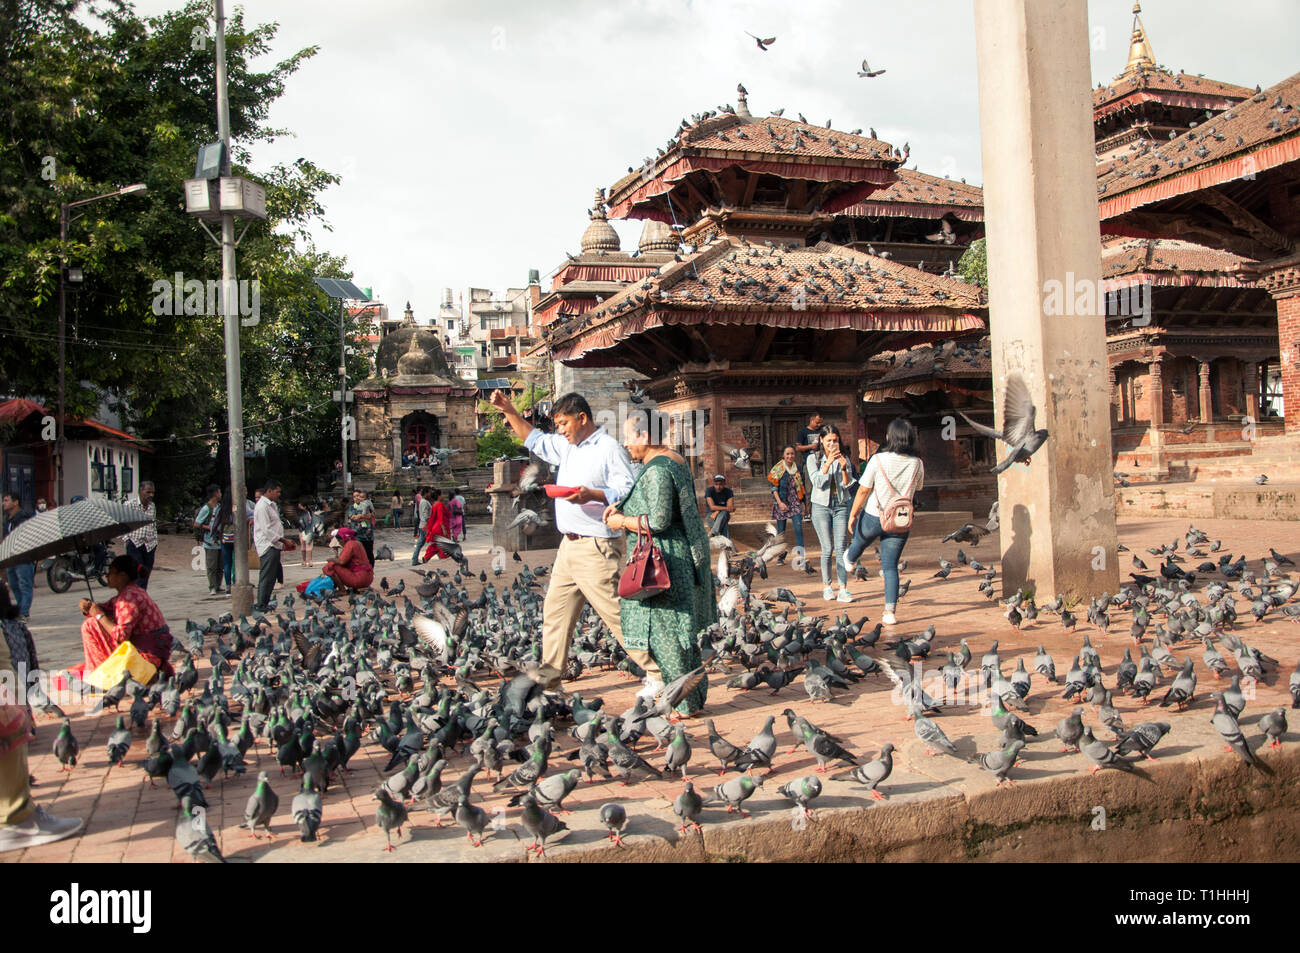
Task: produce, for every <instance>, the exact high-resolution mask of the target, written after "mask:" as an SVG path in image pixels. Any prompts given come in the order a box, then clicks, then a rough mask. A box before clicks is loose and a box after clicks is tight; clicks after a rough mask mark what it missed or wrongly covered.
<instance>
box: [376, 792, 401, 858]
mask: <svg viewBox="0 0 1300 953" xmlns="http://www.w3.org/2000/svg"><path fill="white" fill-rule="evenodd" d="M375 800H376V801H378V802H379V806H378V807H377V808H375V823H376V824H377V825H379V829H380V830H382V831H383V832H384V843H385V845H386V846H385V847H384V850H385V851H390V850H394V849H395V848H394V847H393V835H392V831H394V830H395V831H397V836H398V837H401V836H402V825H403V824H405V823H406V820H407V811H406V807H405V806H404V805H403V804H402V802H401V801H400V800H397V801H394V800H393V796H392V794H390V793H389V791H388V788H386V787H381V788H380V789H379V790H378V791H376V792H375Z"/></svg>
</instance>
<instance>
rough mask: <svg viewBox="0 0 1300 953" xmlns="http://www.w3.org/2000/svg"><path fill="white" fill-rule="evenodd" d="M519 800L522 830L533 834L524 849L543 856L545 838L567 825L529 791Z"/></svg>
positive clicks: (544, 852)
mask: <svg viewBox="0 0 1300 953" xmlns="http://www.w3.org/2000/svg"><path fill="white" fill-rule="evenodd" d="M574 773H575V774H576V773H577V772H574ZM521 800H522V802H523V805H524V810H523V814H522V816H521V818H520V820H521V821H522V822H523V825H524V830H526V831H528V833H530V834H532V835H533V842H532V843H531V844H529V845H528V846H527V847H526V848H524V849H525V850H532V851H536V852H537V856H538V857H545V856H546V838H548V837H553V836H554V835H556V834H558V833H559V832H560V831H567V830H568V829H569V825H568V824H565V823H564V821H562V820H560V819H559V818H558V817H556V816H555V815H554V814H552V813H551V812H550V811H548V810H547V809H546V808H544V807H542V806H541V805H540V804H538V803H537V799H536V798H535V797H533V795H532V793H531V792H529V793H528V794H525V795H524V796H523V798H522V799H521ZM467 803H468V802H467ZM457 813H459V811H458V812H457ZM480 842H481V839H480Z"/></svg>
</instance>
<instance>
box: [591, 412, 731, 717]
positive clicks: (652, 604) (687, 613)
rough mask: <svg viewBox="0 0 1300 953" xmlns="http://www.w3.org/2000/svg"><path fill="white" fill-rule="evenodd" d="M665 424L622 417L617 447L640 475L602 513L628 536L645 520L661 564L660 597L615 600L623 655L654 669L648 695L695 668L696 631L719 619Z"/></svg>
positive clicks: (698, 695) (691, 505)
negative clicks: (642, 654)
mask: <svg viewBox="0 0 1300 953" xmlns="http://www.w3.org/2000/svg"><path fill="white" fill-rule="evenodd" d="M667 421H668V417H667V415H666V414H663V413H660V412H659V411H650V412H649V414H646V413H644V412H638V413H634V414H632V415H630V416H629V417H628V419H627V423H626V425H625V430H624V438H625V439H624V443H625V446H626V447H627V452H628V456H630V457H631V459H632V460H633V461H634V462H636V463H640V464H642V467H641V472H640V473H639V474H638V475H637V478H636V482H635V483H633V484H632V489H631V490H630V491H629V492H628V494H627V496H626V497H625V498H624V499H623V500H622V501H621V502H619V503H618V504H616V505H612V506H609V507H607V508H606V509H605V512H604V521H605V525H606V526H608V527H609V528H610V529H616V530H623V531H624V532H625V533H633V532H637V530H638V529H640V528H641V526H642V524H643V523H644V525H645V528H647V529H648V530H649V532H650V535H651V536H653V537H654V543H655V545H656V546H658V547H659V550H660V552H662V553H663V557H664V562H665V563H666V564H667V566H668V579H669V581H670V582H671V586H670V588H669V589H668V591H667V592H662V593H659V594H658V595H654V596H650V597H649V598H647V599H642V600H639V601H638V600H636V599H620V600H619V604H620V606H619V619H620V621H621V623H622V641H623V645H624V646H625V647H626V648H627V650H628V652H629V654H630V653H631V652H632V651H633V650H634V649H635V650H637V651H648V652H649V653H650V657H651V659H653V661H654V663H655V665H657V666H658V668H659V672H660V674H659V675H658V678H657V679H656V682H655V683H653V684H651V685H649V686H647V689H645V690H646V691H647V693H648V694H650V695H653V694H655V693H657V692H658V691H659V688H660V687H661V685H662V681H660V680H661V679H662V680H664V681H669V682H671V681H673V680H674V679H676V678H678V677H680V676H682V675H685V674H686V673H687V672H690V671H692V670H693V669H696V668H698V667H699V665H700V641H699V638H698V634H699V633H700V632H701V631H703V630H704V629H707V628H708V627H709V626H711V625H712V624H713V623H715V622H716V621H717V619H718V604H717V600H716V597H715V595H714V588H713V569H712V566H710V564H709V535H708V530H707V529H706V528H705V525H704V520H703V519H701V517H700V504H699V498H698V497H697V496H696V495H695V482H694V481H693V480H692V478H691V470H690V467H689V466H688V465H687V463H686V460H685V458H684V457H682V456H681V455H680V454H678V453H676V452H674V451H673V450H671V449H669V448H668V447H667V446H666V442H667V429H668V428H667ZM625 548H626V547H625ZM707 690H708V681H707V679H706V680H702V681H701V682H700V684H699V685H697V686H696V687H695V688H694V689H693V690H692V691H690V692H689V693H688V694H687V695H686V696H685V697H684V698H683V699H682V700H681V702H680V703H679V704H678V705H677V711H678V712H679V713H680V714H683V715H693V714H695V713H696V712H698V711H699V710H700V709H701V708H703V707H704V699H705V696H706V692H707Z"/></svg>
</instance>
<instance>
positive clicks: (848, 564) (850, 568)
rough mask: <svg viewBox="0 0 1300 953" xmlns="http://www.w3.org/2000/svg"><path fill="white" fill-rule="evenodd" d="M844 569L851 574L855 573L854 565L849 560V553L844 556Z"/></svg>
mask: <svg viewBox="0 0 1300 953" xmlns="http://www.w3.org/2000/svg"><path fill="white" fill-rule="evenodd" d="M844 568H845V569H847V570H848V571H849V572H853V563H852V562H851V561H850V560H849V554H848V553H847V552H846V553H845V554H844Z"/></svg>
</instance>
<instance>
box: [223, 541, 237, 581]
mask: <svg viewBox="0 0 1300 953" xmlns="http://www.w3.org/2000/svg"><path fill="white" fill-rule="evenodd" d="M221 571H222V572H223V573H224V574H225V577H226V588H227V589H229V588H230V584H231V583H232V582H233V581H234V579H235V544H234V543H222V544H221Z"/></svg>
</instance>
